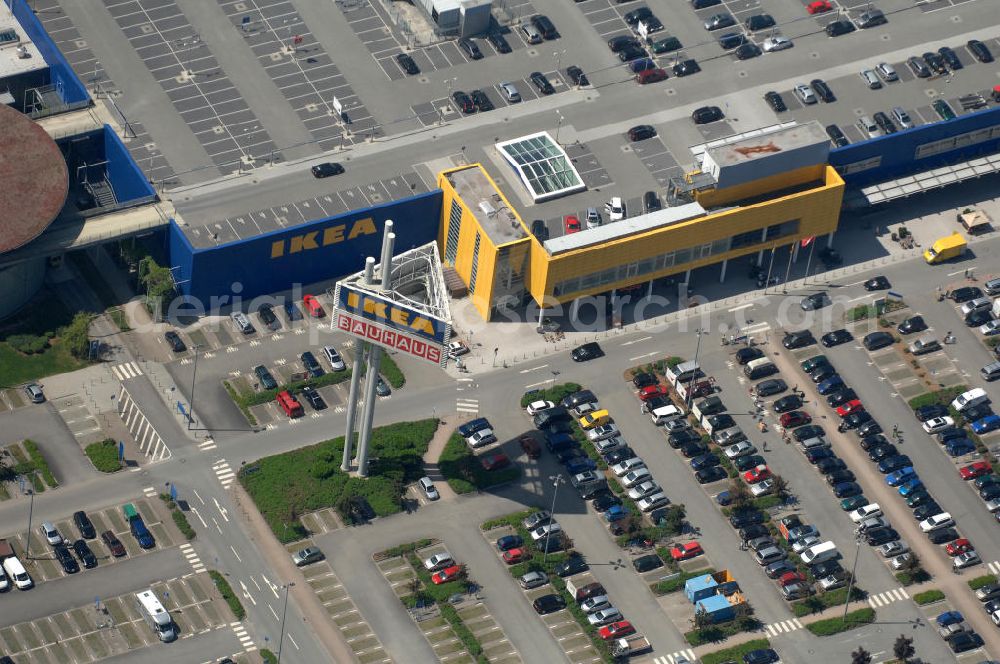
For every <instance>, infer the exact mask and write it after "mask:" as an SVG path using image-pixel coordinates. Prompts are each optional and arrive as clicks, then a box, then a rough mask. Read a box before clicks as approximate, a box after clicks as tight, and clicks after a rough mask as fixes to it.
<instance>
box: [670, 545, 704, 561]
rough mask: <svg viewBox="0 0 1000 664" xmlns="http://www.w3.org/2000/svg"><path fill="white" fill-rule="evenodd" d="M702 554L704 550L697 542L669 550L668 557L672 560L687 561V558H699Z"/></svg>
mask: <svg viewBox="0 0 1000 664" xmlns="http://www.w3.org/2000/svg"><path fill="white" fill-rule="evenodd" d="M703 553H705V550H704V549H702V548H701V544H698V543H697V542H685V543H684V544H679V545H677V546H675V547H674V548H672V549H670V557H671V558H673V559H674V560H687V559H688V558H694V557H695V556H700V555H701V554H703Z"/></svg>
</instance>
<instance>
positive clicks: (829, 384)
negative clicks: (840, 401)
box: [816, 376, 845, 396]
mask: <svg viewBox="0 0 1000 664" xmlns="http://www.w3.org/2000/svg"><path fill="white" fill-rule="evenodd" d="M844 385H845V383H844V379H843V378H841V377H840V376H834V377H833V378H827V379H826V380H824V381H823V382H822V383H820V384H819V386H818V387H817V388H816V389H817V390H818V391H819V393H820V394H822V395H823V396H826V395H828V394H832V393H833V392H836V391H837V390H839V389H840V388H842V387H844Z"/></svg>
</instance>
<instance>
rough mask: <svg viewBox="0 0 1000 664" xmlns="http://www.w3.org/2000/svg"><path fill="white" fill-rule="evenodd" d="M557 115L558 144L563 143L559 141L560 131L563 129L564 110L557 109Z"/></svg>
mask: <svg viewBox="0 0 1000 664" xmlns="http://www.w3.org/2000/svg"><path fill="white" fill-rule="evenodd" d="M556 117H557V118H558V119H557V120H556V145H561V143H559V131H560V130H561V129H562V123H563V114H562V111H558V110H557V111H556Z"/></svg>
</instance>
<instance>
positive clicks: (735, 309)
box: [727, 302, 754, 313]
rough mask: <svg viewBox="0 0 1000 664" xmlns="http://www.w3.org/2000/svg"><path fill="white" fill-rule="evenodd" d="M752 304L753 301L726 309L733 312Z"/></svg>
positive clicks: (747, 307)
mask: <svg viewBox="0 0 1000 664" xmlns="http://www.w3.org/2000/svg"><path fill="white" fill-rule="evenodd" d="M753 305H754V303H753V302H750V303H749V304H741V305H740V306H738V307H733V308H732V309H727V311H728V312H729V313H733V312H734V311H742V310H743V309H749V308H750V307H752V306H753Z"/></svg>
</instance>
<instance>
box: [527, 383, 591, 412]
mask: <svg viewBox="0 0 1000 664" xmlns="http://www.w3.org/2000/svg"><path fill="white" fill-rule="evenodd" d="M582 389H583V388H582V387H580V386H579V385H577V384H576V383H560V384H559V385H553V386H552V387H547V388H545V389H544V390H532V391H530V392H525V393H524V394H523V395H522V396H521V408H527V407H528V404H529V403H531V402H533V401H551V402H552V403H554V404H558V403H559V402H560V401H562V400H563V397H568V396H569V395H571V394H573V393H574V392H579V391H580V390H582Z"/></svg>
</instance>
